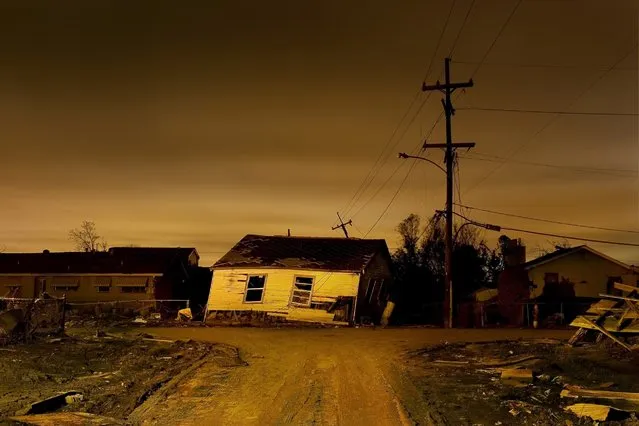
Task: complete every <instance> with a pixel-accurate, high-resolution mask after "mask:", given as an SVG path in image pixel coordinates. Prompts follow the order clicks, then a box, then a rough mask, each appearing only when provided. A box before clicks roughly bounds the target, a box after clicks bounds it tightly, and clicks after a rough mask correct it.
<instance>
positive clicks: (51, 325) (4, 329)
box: [0, 293, 66, 346]
mask: <svg viewBox="0 0 639 426" xmlns="http://www.w3.org/2000/svg"><path fill="white" fill-rule="evenodd" d="M65 310H66V300H65V299H64V298H56V297H52V296H50V295H48V294H46V293H43V294H42V295H41V296H40V297H39V298H37V299H15V298H10V299H0V346H4V345H7V344H10V343H16V342H21V341H22V342H29V341H31V340H32V339H33V338H34V337H35V335H36V334H45V335H51V334H60V333H63V332H64V322H65Z"/></svg>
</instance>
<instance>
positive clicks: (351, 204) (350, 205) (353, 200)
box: [342, 0, 457, 215]
mask: <svg viewBox="0 0 639 426" xmlns="http://www.w3.org/2000/svg"><path fill="white" fill-rule="evenodd" d="M456 1H457V0H453V3H452V4H451V6H450V9H449V11H448V16H447V17H446V21H445V23H444V27H443V28H442V31H441V32H440V34H439V38H438V39H437V43H436V45H435V50H434V51H433V54H432V56H431V58H430V61H429V63H428V68H427V70H426V74H425V76H424V80H426V79H428V77H429V75H430V72H431V70H432V67H433V64H434V61H435V56H436V55H437V52H438V51H439V47H440V46H441V42H442V39H443V38H444V34H445V33H446V29H447V28H448V24H449V23H450V18H451V16H452V13H453V9H454V8H455V3H456ZM421 93H422V92H421V90H418V91H417V93H416V94H415V96H414V97H413V99H412V101H411V103H410V105H409V107H408V109H407V110H406V112H405V113H404V115H403V116H402V118H401V120H400V122H399V124H398V125H397V126H396V127H395V129H394V130H393V133H392V134H391V137H390V138H389V139H388V141H387V142H386V144H385V145H384V148H383V149H382V151H381V152H380V155H379V156H378V158H377V160H376V161H375V163H374V164H373V167H372V168H371V170H370V171H369V172H368V174H367V175H366V177H365V178H364V180H363V181H362V183H361V184H360V186H359V187H358V189H357V190H356V191H355V194H354V195H353V197H352V198H351V199H350V201H349V202H348V203H347V204H346V206H345V207H344V208H343V209H342V211H343V212H344V214H345V215H346V214H347V213H348V212H349V211H350V210H352V208H353V207H354V205H355V204H357V201H359V199H360V198H361V196H363V194H364V193H365V192H366V190H367V189H368V187H369V186H370V185H371V184H372V183H373V181H374V180H375V177H376V175H377V174H378V173H379V170H380V169H381V168H382V167H383V166H384V164H385V163H386V161H384V162H382V163H381V164H380V166H379V167H378V168H377V171H376V172H374V170H375V168H376V166H377V164H378V163H379V162H380V161H381V160H382V158H383V157H384V153H385V152H386V149H387V148H388V146H389V145H390V144H391V142H392V140H393V139H394V137H395V135H396V134H397V132H398V131H399V129H400V127H401V125H402V124H403V122H404V120H405V119H406V117H407V116H408V114H409V112H410V111H411V109H412V108H413V105H415V102H417V99H418V98H419V95H420V94H421ZM429 97H430V93H429V94H428V95H427V97H426V99H424V101H423V102H422V104H421V105H420V107H419V109H418V111H417V113H416V114H415V116H414V117H413V119H412V120H411V121H410V123H409V124H408V126H407V127H406V130H405V131H404V133H403V134H402V136H401V137H400V138H399V139H398V140H397V141H396V142H395V144H394V145H393V146H392V147H391V148H390V150H389V152H392V150H393V149H394V148H395V147H396V146H397V144H398V143H399V141H401V140H402V138H403V137H404V135H405V134H406V131H407V130H408V128H409V127H410V126H411V124H412V123H413V121H414V120H415V117H416V116H417V115H419V113H420V112H421V110H422V108H423V107H424V105H425V104H426V102H427V101H428V98H429ZM386 160H388V155H387V157H386ZM371 174H372V175H371ZM369 178H370V180H369ZM358 194H359V197H358Z"/></svg>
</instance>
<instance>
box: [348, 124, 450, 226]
mask: <svg viewBox="0 0 639 426" xmlns="http://www.w3.org/2000/svg"><path fill="white" fill-rule="evenodd" d="M443 116H444V113H443V112H442V113H441V114H439V117H437V120H435V123H434V124H433V126H432V127H431V128H430V131H429V132H428V135H426V138H425V140H428V139H429V138H430V137H431V135H432V134H433V132H434V131H435V128H436V127H437V125H438V124H439V122H440V121H441V119H442V117H443ZM421 145H422V143H421V141H420V142H419V144H418V145H417V146H416V147H415V148H414V149H413V151H412V153H413V154H417V153H418V152H419V151H420V148H421ZM414 161H416V160H414ZM414 161H413V164H415V163H414ZM405 164H406V163H405V162H401V163H399V164H398V165H397V167H396V168H395V170H393V173H391V175H390V176H389V177H388V178H387V179H386V180H385V181H384V182H383V183H382V185H381V186H380V187H379V188H377V191H375V193H374V194H373V195H372V196H371V197H370V198H369V199H368V200H367V201H366V202H365V203H364V204H363V205H361V206H360V208H359V209H357V211H356V212H355V213H353V214H352V215H351V218H354V217H355V216H357V215H358V214H359V213H360V212H361V211H362V210H363V209H364V207H366V206H367V205H368V204H369V203H370V202H371V201H373V199H374V198H375V197H376V196H377V195H378V194H379V193H380V192H381V191H382V189H384V187H385V186H386V185H387V184H388V183H389V182H390V181H391V180H392V178H393V177H394V176H395V175H396V174H397V172H399V170H400V169H401V168H402V167H404V165H405ZM411 167H412V166H411ZM402 184H403V183H402ZM400 188H401V185H400ZM388 207H390V205H389V206H388ZM388 207H387V209H388ZM380 219H381V217H380V218H378V221H379V220H380ZM369 232H370V231H369ZM366 235H368V233H367V234H366Z"/></svg>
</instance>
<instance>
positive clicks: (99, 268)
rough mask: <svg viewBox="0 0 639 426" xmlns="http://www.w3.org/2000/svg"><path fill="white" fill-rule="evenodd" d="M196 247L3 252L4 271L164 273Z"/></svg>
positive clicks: (0, 269) (1, 268)
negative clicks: (89, 251)
mask: <svg viewBox="0 0 639 426" xmlns="http://www.w3.org/2000/svg"><path fill="white" fill-rule="evenodd" d="M194 251H195V248H180V247H112V248H110V249H109V251H106V252H93V253H85V252H46V251H45V252H42V253H0V274H64V273H72V274H109V273H119V274H136V273H137V274H142V273H164V272H165V271H166V270H167V268H168V267H169V266H170V265H171V264H172V263H173V261H174V260H178V259H179V260H181V261H183V262H184V264H185V265H186V264H188V257H189V256H190V255H191V253H193V252H194ZM195 252H196V254H197V251H195Z"/></svg>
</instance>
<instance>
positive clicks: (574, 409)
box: [564, 404, 613, 422]
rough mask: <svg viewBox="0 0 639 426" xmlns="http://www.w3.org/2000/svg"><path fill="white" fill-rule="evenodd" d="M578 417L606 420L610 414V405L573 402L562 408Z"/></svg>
mask: <svg viewBox="0 0 639 426" xmlns="http://www.w3.org/2000/svg"><path fill="white" fill-rule="evenodd" d="M564 410H566V411H568V412H571V413H573V414H574V415H576V416H578V417H589V418H591V419H592V420H595V421H602V422H603V421H606V420H608V416H609V415H610V411H611V410H613V408H612V407H609V406H607V405H599V404H573V405H569V406H568V407H566V408H564Z"/></svg>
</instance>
